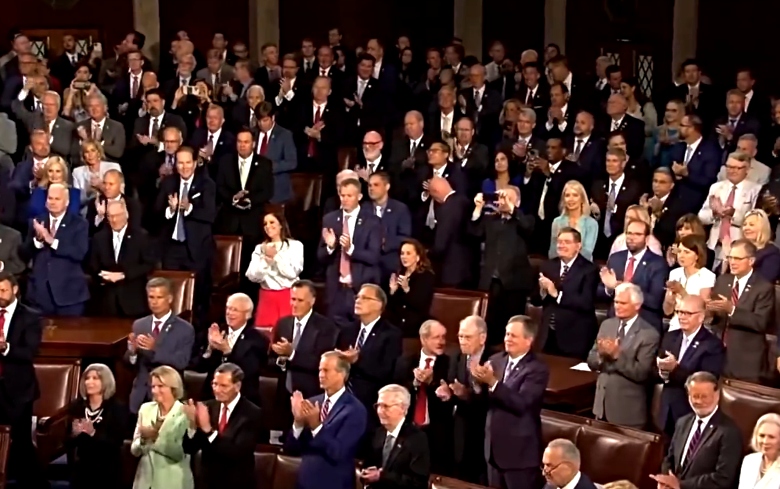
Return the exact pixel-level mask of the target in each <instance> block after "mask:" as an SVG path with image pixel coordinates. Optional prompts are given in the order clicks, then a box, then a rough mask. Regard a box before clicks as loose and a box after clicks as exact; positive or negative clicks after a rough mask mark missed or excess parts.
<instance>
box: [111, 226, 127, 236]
mask: <svg viewBox="0 0 780 489" xmlns="http://www.w3.org/2000/svg"><path fill="white" fill-rule="evenodd" d="M112 232H113V233H114V236H119V238H120V239H121V238H122V237H124V235H125V233H126V232H127V224H125V226H124V227H123V228H122V229H120V230H119V231H112Z"/></svg>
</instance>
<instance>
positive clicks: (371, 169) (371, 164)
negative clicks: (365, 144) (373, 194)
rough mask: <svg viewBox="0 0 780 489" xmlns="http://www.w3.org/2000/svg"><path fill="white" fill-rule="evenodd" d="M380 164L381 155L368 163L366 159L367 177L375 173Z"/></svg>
mask: <svg viewBox="0 0 780 489" xmlns="http://www.w3.org/2000/svg"><path fill="white" fill-rule="evenodd" d="M380 163H382V154H381V153H380V154H379V156H377V157H376V159H375V160H372V161H369V160H368V159H366V169H367V170H368V174H369V176H370V175H372V174H374V173H376V171H377V169H378V168H379V165H380Z"/></svg>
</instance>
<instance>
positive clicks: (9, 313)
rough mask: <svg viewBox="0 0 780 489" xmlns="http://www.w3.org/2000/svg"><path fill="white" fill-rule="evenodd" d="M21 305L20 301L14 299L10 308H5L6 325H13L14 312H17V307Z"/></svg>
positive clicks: (9, 305)
mask: <svg viewBox="0 0 780 489" xmlns="http://www.w3.org/2000/svg"><path fill="white" fill-rule="evenodd" d="M18 303H19V300H18V299H14V301H13V302H12V303H10V304H8V307H6V308H5V316H4V318H5V322H6V324H10V323H11V318H12V317H13V315H14V311H16V305H17V304H18Z"/></svg>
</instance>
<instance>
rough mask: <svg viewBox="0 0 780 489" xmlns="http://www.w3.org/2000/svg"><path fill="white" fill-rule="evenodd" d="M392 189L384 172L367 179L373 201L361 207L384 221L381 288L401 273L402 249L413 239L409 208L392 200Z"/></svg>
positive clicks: (388, 176) (388, 177)
mask: <svg viewBox="0 0 780 489" xmlns="http://www.w3.org/2000/svg"><path fill="white" fill-rule="evenodd" d="M390 188H391V185H390V175H388V174H387V173H385V172H382V171H380V172H376V173H372V174H371V176H369V177H368V195H369V196H370V197H371V201H370V202H364V203H363V204H362V207H363V210H364V211H367V212H372V213H373V214H375V215H376V216H377V217H378V218H379V219H380V220H381V221H382V258H381V261H380V267H381V269H382V278H381V280H380V283H381V284H386V283H387V281H388V280H389V279H390V276H391V275H392V274H393V273H396V272H397V271H398V267H399V266H400V262H399V254H400V251H401V245H402V244H403V242H404V240H405V239H407V238H409V237H410V236H411V235H412V216H411V215H410V214H409V208H408V207H406V204H404V203H403V202H401V201H398V200H395V199H391V198H390V197H389V192H390Z"/></svg>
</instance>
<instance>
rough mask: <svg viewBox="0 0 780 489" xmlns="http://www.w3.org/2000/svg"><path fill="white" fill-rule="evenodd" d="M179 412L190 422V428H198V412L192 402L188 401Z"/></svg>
mask: <svg viewBox="0 0 780 489" xmlns="http://www.w3.org/2000/svg"><path fill="white" fill-rule="evenodd" d="M181 410H182V411H184V415H185V416H187V419H188V420H190V428H193V429H195V428H196V427H197V426H198V418H197V413H198V410H197V406H196V405H195V403H194V402H193V400H192V399H190V400H188V401H187V402H186V403H184V406H182V408H181Z"/></svg>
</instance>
